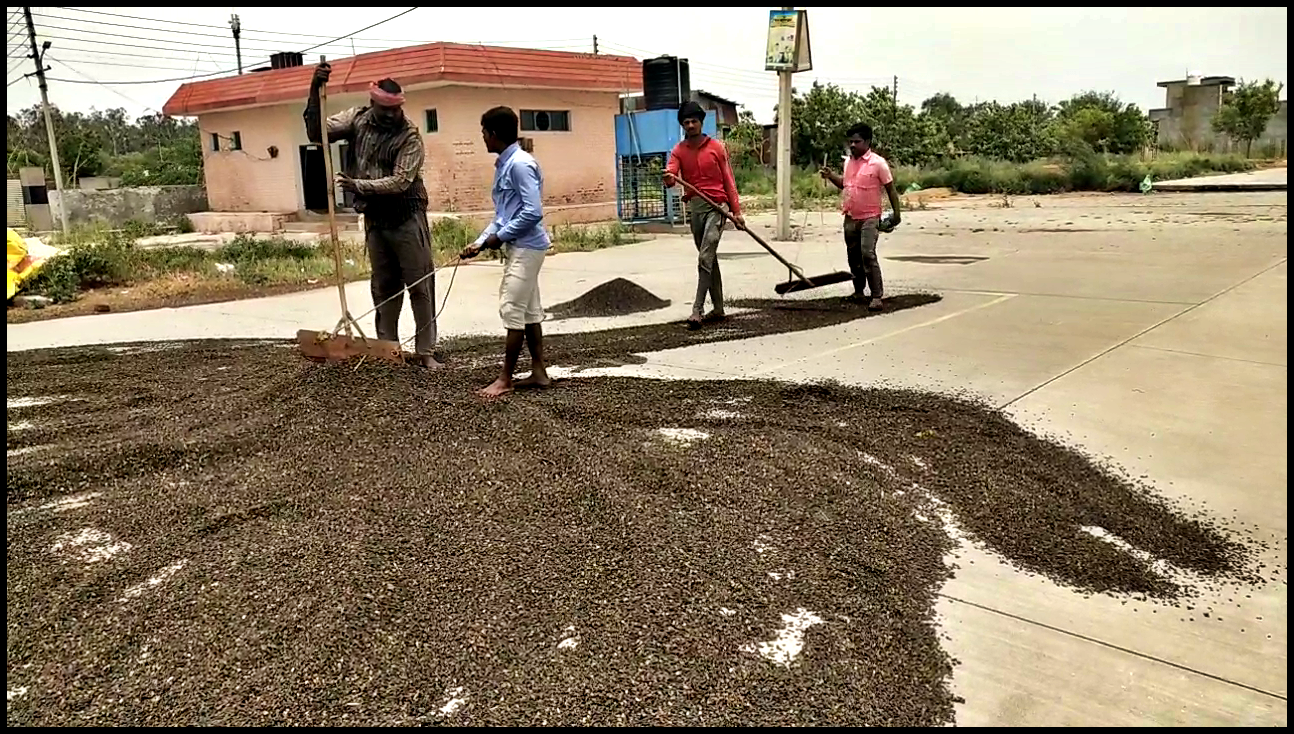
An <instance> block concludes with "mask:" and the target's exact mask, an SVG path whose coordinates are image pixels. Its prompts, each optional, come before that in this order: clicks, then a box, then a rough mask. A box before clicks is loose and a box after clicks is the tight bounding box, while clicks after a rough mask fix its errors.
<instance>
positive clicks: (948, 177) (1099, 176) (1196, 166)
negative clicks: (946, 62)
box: [733, 145, 1254, 206]
mask: <svg viewBox="0 0 1294 734" xmlns="http://www.w3.org/2000/svg"><path fill="white" fill-rule="evenodd" d="M1071 150H1072V153H1071V155H1069V156H1068V157H1064V158H1055V159H1048V160H1037V161H1031V162H1029V163H1011V162H1008V161H1001V160H991V159H987V158H979V157H975V156H967V157H964V158H958V159H955V160H952V161H949V162H947V163H945V164H943V165H940V166H930V167H917V166H895V167H894V169H893V172H894V185H895V186H896V187H897V188H898V190H899V192H900V193H902V192H904V191H906V190H907V189H908V187H909V186H911V185H912V184H917V185H918V186H920V187H921V188H923V189H932V188H941V187H946V188H950V189H952V190H954V191H957V192H960V193H963V194H1013V195H1042V194H1058V193H1063V192H1066V191H1139V190H1140V186H1141V182H1142V180H1143V179H1145V177H1146V176H1147V175H1149V176H1150V178H1151V181H1152V182H1154V181H1168V180H1171V179H1177V178H1191V177H1193V176H1204V175H1209V174H1218V173H1234V172H1238V171H1248V170H1252V169H1253V167H1254V164H1253V162H1251V161H1250V160H1248V159H1246V158H1245V157H1244V156H1240V155H1232V154H1217V153H1199V154H1197V153H1160V154H1158V155H1156V156H1155V157H1153V158H1151V159H1148V160H1143V159H1142V157H1141V156H1135V155H1134V156H1115V155H1101V154H1098V153H1096V152H1094V151H1092V150H1091V149H1090V147H1086V148H1085V146H1082V145H1079V146H1075V147H1072V148H1071ZM733 173H734V176H735V178H736V179H737V189H738V190H739V191H740V192H741V193H742V194H743V195H745V196H760V195H768V196H772V195H773V194H774V191H775V188H776V175H775V173H774V172H773V171H767V170H763V169H738V170H736V171H734V172H733ZM791 191H792V199H793V201H794V202H795V203H796V205H797V206H799V205H801V204H802V203H807V202H810V201H815V200H816V201H821V200H822V199H824V198H827V197H831V198H834V197H835V196H836V195H837V193H836V190H835V187H834V186H830V185H828V186H826V187H825V189H824V188H821V185H820V184H819V183H818V176H817V173H816V171H814V170H808V169H797V170H796V171H795V173H794V174H792V185H791ZM823 191H825V192H826V195H825V196H824V195H823V193H822V192H823Z"/></svg>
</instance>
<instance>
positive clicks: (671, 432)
mask: <svg viewBox="0 0 1294 734" xmlns="http://www.w3.org/2000/svg"><path fill="white" fill-rule="evenodd" d="M656 432H657V433H659V434H660V435H661V436H664V437H665V439H666V440H667V441H670V442H672V443H678V444H683V445H685V446H686V445H688V444H691V443H695V442H697V441H701V440H704V439H707V438H709V437H710V434H708V433H706V432H705V431H698V430H696V429H695V428H658V429H656Z"/></svg>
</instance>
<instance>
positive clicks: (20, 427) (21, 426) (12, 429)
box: [5, 421, 36, 433]
mask: <svg viewBox="0 0 1294 734" xmlns="http://www.w3.org/2000/svg"><path fill="white" fill-rule="evenodd" d="M34 425H36V424H35V423H32V422H31V421H16V422H14V423H5V427H7V428H8V429H9V433H17V432H18V431H25V430H27V429H28V428H31V427H32V426H34Z"/></svg>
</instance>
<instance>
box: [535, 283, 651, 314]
mask: <svg viewBox="0 0 1294 734" xmlns="http://www.w3.org/2000/svg"><path fill="white" fill-rule="evenodd" d="M669 304H670V302H669V301H668V300H667V299H664V298H657V297H656V296H655V295H653V294H652V292H651V291H649V290H647V289H646V288H643V287H642V286H640V285H638V284H637V283H635V282H633V281H631V280H626V279H624V278H616V279H615V280H609V281H607V282H606V283H603V284H602V285H600V286H597V287H596V288H594V289H592V290H590V291H589V292H587V293H585V294H584V295H582V296H580V297H578V298H573V299H571V300H569V301H565V302H563V303H559V304H557V305H556V306H553V307H552V308H550V309H548V312H549V313H551V314H552V315H553V316H554V317H556V318H566V319H573V318H586V317H599V316H624V315H626V314H631V313H642V312H644V311H655V310H656V309H660V308H665V307H666V306H668V305H669Z"/></svg>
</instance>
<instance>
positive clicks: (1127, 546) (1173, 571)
mask: <svg viewBox="0 0 1294 734" xmlns="http://www.w3.org/2000/svg"><path fill="white" fill-rule="evenodd" d="M1080 530H1082V531H1083V532H1085V533H1087V534H1088V535H1091V536H1092V537H1094V538H1097V539H1099V540H1103V541H1105V542H1106V543H1109V544H1110V545H1112V546H1114V547H1115V548H1118V549H1119V550H1121V551H1123V552H1124V553H1127V554H1128V555H1130V556H1132V557H1133V558H1136V559H1137V560H1139V561H1141V562H1142V563H1144V564H1146V565H1148V566H1150V569H1151V570H1152V571H1154V572H1155V573H1157V574H1159V575H1161V576H1166V577H1168V578H1170V579H1172V580H1173V581H1174V582H1175V583H1179V584H1183V585H1185V584H1196V583H1199V582H1200V581H1202V579H1201V578H1200V577H1199V575H1198V574H1197V573H1194V572H1192V571H1190V570H1188V569H1184V568H1181V567H1179V566H1176V565H1174V564H1172V563H1171V562H1169V561H1165V560H1164V559H1162V558H1156V557H1155V556H1154V555H1152V554H1151V553H1149V552H1147V551H1144V550H1142V549H1140V548H1138V547H1136V546H1134V545H1133V544H1131V543H1129V542H1128V541H1126V540H1124V539H1123V538H1120V537H1119V536H1117V535H1115V534H1114V533H1111V532H1110V531H1109V530H1106V529H1105V528H1103V527H1100V526H1098V525H1087V526H1084V527H1082V528H1080Z"/></svg>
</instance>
